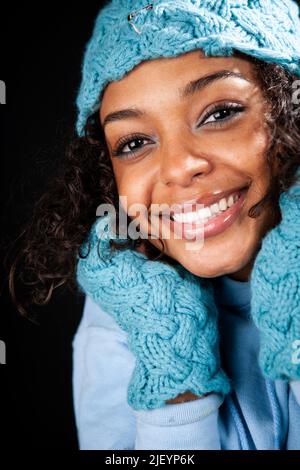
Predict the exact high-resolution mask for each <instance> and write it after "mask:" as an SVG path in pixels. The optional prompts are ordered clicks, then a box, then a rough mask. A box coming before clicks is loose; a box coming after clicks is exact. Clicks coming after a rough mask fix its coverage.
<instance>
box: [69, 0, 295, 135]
mask: <svg viewBox="0 0 300 470" xmlns="http://www.w3.org/2000/svg"><path fill="white" fill-rule="evenodd" d="M145 7H146V8H145ZM130 14H131V16H129V15H130ZM194 49H202V50H203V51H204V53H205V54H206V55H207V56H230V55H232V54H233V53H234V50H238V51H240V52H243V53H246V54H248V55H251V56H254V57H257V58H259V59H262V60H265V61H266V62H276V63H278V64H280V65H282V66H283V67H285V68H286V69H287V70H289V71H290V72H292V73H294V74H295V75H299V76H300V19H299V7H298V6H297V4H296V3H295V2H294V1H292V0H152V1H149V2H148V3H147V0H112V1H111V2H110V3H108V4H107V5H105V6H104V8H102V9H101V10H100V13H99V15H98V17H97V19H96V22H95V25H94V31H93V34H92V37H91V39H90V41H89V42H88V43H87V45H86V50H85V54H84V61H83V66H82V83H81V86H80V89H79V94H78V97H77V100H76V104H77V107H78V118H77V124H76V127H77V133H78V135H80V136H82V135H83V129H84V126H85V124H86V121H87V118H88V117H89V116H90V115H91V114H93V113H94V112H96V111H97V110H98V109H100V99H101V97H100V95H101V92H102V91H103V89H104V87H105V86H106V85H107V84H108V83H109V82H111V81H115V80H120V79H121V78H122V77H123V76H124V75H125V74H126V73H127V72H129V71H130V70H132V69H133V68H134V67H135V66H136V65H137V64H139V63H140V62H142V61H144V60H147V59H155V58H159V57H172V56H177V55H180V54H181V53H184V52H188V51H191V50H194Z"/></svg>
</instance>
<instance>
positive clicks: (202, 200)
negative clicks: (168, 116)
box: [171, 185, 249, 215]
mask: <svg viewBox="0 0 300 470" xmlns="http://www.w3.org/2000/svg"><path fill="white" fill-rule="evenodd" d="M248 188H249V186H245V185H243V186H238V187H235V188H231V189H228V190H227V191H219V192H216V193H214V194H211V193H205V194H203V195H202V196H200V197H195V198H190V199H187V200H184V201H180V202H175V203H173V205H172V206H171V207H174V210H172V211H171V215H172V214H180V213H183V212H187V209H188V210H189V211H193V210H197V209H199V205H200V204H202V205H203V206H205V207H207V206H211V205H212V204H215V203H216V202H219V201H220V200H221V199H223V198H226V199H227V197H229V196H230V195H231V194H233V193H236V192H239V191H242V190H244V189H248ZM197 206H198V207H197Z"/></svg>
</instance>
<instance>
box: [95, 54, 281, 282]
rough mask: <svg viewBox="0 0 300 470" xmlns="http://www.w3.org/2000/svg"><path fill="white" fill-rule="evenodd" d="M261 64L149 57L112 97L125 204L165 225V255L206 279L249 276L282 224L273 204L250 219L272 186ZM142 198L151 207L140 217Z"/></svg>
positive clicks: (112, 87) (108, 128)
mask: <svg viewBox="0 0 300 470" xmlns="http://www.w3.org/2000/svg"><path fill="white" fill-rule="evenodd" d="M252 67H253V66H252V65H251V63H250V62H248V61H247V60H244V59H241V58H237V57H218V58H217V57H216V58H215V57H210V58H209V57H205V56H204V54H203V53H202V52H201V51H199V50H196V51H192V52H189V53H186V54H183V55H181V56H178V57H175V58H161V59H155V60H151V61H147V62H143V63H141V64H139V65H138V66H137V67H135V68H134V69H133V70H132V71H131V72H130V73H129V74H128V75H127V76H125V77H124V78H123V79H122V80H120V81H116V82H112V83H110V84H109V85H108V87H107V88H106V90H105V92H104V95H103V100H102V104H101V109H100V119H101V124H102V125H103V126H104V132H105V138H106V143H107V147H108V150H109V152H110V157H111V159H112V165H113V169H114V174H115V178H116V183H117V187H118V191H119V196H123V198H121V199H122V200H123V201H125V200H126V204H124V202H122V205H123V207H124V208H125V210H126V211H127V213H128V214H129V215H130V217H131V218H132V219H134V218H135V217H137V216H139V222H140V225H141V229H142V231H143V230H145V231H148V232H149V231H150V230H152V229H151V227H149V225H148V226H147V221H148V220H150V221H151V224H152V225H153V226H155V227H156V230H157V226H159V230H160V232H159V233H160V236H161V237H162V238H163V240H164V245H165V253H166V254H167V255H168V256H170V257H171V258H174V259H175V260H177V261H178V262H179V263H181V264H182V265H183V266H184V267H185V268H186V269H188V270H189V271H190V272H192V273H193V274H196V275H198V276H201V277H208V278H210V277H216V276H220V275H224V274H228V275H231V277H233V278H235V279H239V280H246V279H247V278H248V275H249V272H250V271H251V266H252V263H253V259H254V257H255V254H256V253H257V251H258V249H259V247H260V241H261V239H262V237H263V236H264V234H265V233H266V231H267V230H268V229H269V228H270V224H271V220H272V213H271V211H270V209H264V210H263V211H262V213H261V215H260V216H259V217H258V218H254V219H253V218H250V217H249V216H248V211H249V209H250V208H251V207H252V206H253V205H254V204H255V203H257V202H258V201H260V199H261V198H262V197H263V196H264V195H265V193H266V191H267V189H268V187H269V184H270V170H269V167H268V165H267V159H266V152H267V147H268V138H269V137H268V135H269V134H268V130H267V127H266V125H265V122H264V112H265V110H266V103H265V102H264V100H263V98H262V94H261V91H260V89H259V87H258V86H257V84H256V83H255V81H254V75H253V69H252ZM199 79H200V80H199ZM125 110H127V111H125ZM119 111H121V113H119V114H117V115H114V116H110V119H107V118H108V115H109V114H111V113H115V112H119ZM125 197H126V199H125ZM135 204H139V205H141V204H142V205H144V206H145V207H146V208H147V210H148V213H147V214H146V213H144V214H143V215H141V212H139V213H138V212H137V213H136V214H134V210H133V211H132V209H130V207H131V208H133V207H136V206H133V205H135ZM159 206H161V207H163V208H164V210H162V211H159V210H158V207H159ZM167 208H171V209H173V210H174V209H175V210H174V212H172V211H171V212H170V211H168V209H167ZM156 233H157V232H156ZM201 237H202V241H203V243H202V242H200V241H199V240H201ZM150 242H151V243H153V245H155V246H156V247H158V248H159V249H161V244H160V243H159V241H158V240H157V239H156V237H153V238H152V239H150Z"/></svg>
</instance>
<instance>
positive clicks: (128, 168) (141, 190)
mask: <svg viewBox="0 0 300 470" xmlns="http://www.w3.org/2000/svg"><path fill="white" fill-rule="evenodd" d="M113 170H114V175H115V179H116V184H117V189H118V193H119V196H123V197H125V198H126V201H127V209H128V208H129V207H130V206H133V205H135V204H142V205H144V206H146V207H148V206H149V204H151V181H150V175H149V174H148V173H147V172H146V171H143V165H132V164H129V165H126V163H123V162H116V163H113Z"/></svg>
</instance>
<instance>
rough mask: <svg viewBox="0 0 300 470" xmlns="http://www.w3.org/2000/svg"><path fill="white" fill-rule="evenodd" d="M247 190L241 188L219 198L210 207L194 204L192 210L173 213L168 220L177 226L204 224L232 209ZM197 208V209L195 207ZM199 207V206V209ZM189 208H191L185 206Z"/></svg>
mask: <svg viewBox="0 0 300 470" xmlns="http://www.w3.org/2000/svg"><path fill="white" fill-rule="evenodd" d="M247 189H248V187H247V188H245V187H244V188H242V189H240V190H237V191H233V192H232V193H231V194H229V195H228V196H227V197H223V198H221V199H220V200H219V201H216V202H214V203H213V204H211V205H210V206H204V207H203V204H201V205H200V204H195V205H194V206H193V208H192V210H189V211H184V212H174V211H172V212H171V213H170V219H171V220H172V221H173V222H177V223H179V224H197V223H202V224H206V223H208V222H210V221H211V220H213V219H215V218H216V217H218V216H219V215H220V214H223V213H224V212H226V211H227V210H228V209H229V208H230V207H232V206H233V205H234V204H235V203H236V202H237V201H238V200H239V199H240V197H241V196H242V195H243V194H244V193H245V192H246V190H247ZM197 206H198V207H197ZM199 206H201V207H200V208H199ZM187 207H189V208H190V207H191V206H187Z"/></svg>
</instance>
